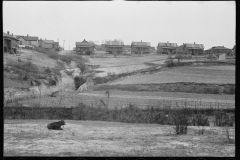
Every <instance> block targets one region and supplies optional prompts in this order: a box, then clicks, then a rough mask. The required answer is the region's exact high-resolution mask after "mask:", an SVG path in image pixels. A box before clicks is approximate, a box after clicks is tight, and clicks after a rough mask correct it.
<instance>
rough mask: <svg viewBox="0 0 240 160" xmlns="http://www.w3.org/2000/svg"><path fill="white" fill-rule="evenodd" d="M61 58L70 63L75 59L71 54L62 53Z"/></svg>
mask: <svg viewBox="0 0 240 160" xmlns="http://www.w3.org/2000/svg"><path fill="white" fill-rule="evenodd" d="M60 60H61V61H63V62H66V63H68V64H69V63H70V62H71V61H72V60H73V58H72V57H71V56H67V55H61V56H60Z"/></svg>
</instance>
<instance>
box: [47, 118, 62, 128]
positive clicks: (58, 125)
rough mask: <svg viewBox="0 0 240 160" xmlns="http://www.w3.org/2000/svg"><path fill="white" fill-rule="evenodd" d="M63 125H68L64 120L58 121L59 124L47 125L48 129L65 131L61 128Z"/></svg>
mask: <svg viewBox="0 0 240 160" xmlns="http://www.w3.org/2000/svg"><path fill="white" fill-rule="evenodd" d="M62 125H66V123H65V122H64V120H61V121H58V122H53V123H50V124H48V125H47V128H48V129H53V130H63V129H62V128H61V126H62Z"/></svg>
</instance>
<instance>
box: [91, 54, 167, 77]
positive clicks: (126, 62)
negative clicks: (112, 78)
mask: <svg viewBox="0 0 240 160" xmlns="http://www.w3.org/2000/svg"><path fill="white" fill-rule="evenodd" d="M166 58H167V56H166V55H141V56H136V55H134V56H123V55H121V56H118V57H117V58H114V57H113V55H109V56H107V57H105V58H103V57H102V58H90V59H89V63H88V64H90V65H99V68H97V69H95V70H96V71H102V72H101V73H98V74H97V75H96V76H99V77H103V76H107V74H108V73H116V74H119V73H124V72H132V71H136V70H140V69H146V68H148V67H149V66H148V65H147V64H145V63H146V62H154V63H155V64H159V65H160V64H163V63H164V61H165V59H166Z"/></svg>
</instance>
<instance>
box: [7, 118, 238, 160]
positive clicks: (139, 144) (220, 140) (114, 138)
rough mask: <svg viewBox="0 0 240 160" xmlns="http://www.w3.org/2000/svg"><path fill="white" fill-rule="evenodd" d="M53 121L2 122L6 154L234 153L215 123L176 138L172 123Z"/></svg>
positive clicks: (228, 155)
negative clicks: (58, 126) (55, 124)
mask: <svg viewBox="0 0 240 160" xmlns="http://www.w3.org/2000/svg"><path fill="white" fill-rule="evenodd" d="M52 121H53V120H31V121H29V120H28V121H27V120H5V121H4V156H163V157H167V156H170V157H181V156H194V157H198V156H199V157H204V156H214V157H215V156H217V157H220V156H221V157H222V156H223V157H233V156H235V144H228V143H227V142H226V137H224V135H223V134H222V133H223V132H224V130H223V128H219V127H214V128H210V127H205V133H204V135H198V134H197V130H198V128H197V127H193V126H192V127H189V129H188V134H187V135H179V136H177V135H175V134H174V129H173V126H167V125H165V126H164V125H157V124H126V123H117V122H101V121H73V120H67V121H66V126H64V129H63V130H62V131H53V130H48V129H47V128H46V126H47V124H48V123H49V122H52ZM232 131H234V129H233V130H232Z"/></svg>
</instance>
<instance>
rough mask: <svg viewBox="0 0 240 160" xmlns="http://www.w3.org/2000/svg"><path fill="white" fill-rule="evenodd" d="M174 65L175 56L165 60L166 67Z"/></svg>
mask: <svg viewBox="0 0 240 160" xmlns="http://www.w3.org/2000/svg"><path fill="white" fill-rule="evenodd" d="M173 66H174V62H173V58H172V57H171V56H170V57H168V58H167V60H166V61H165V67H173Z"/></svg>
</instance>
